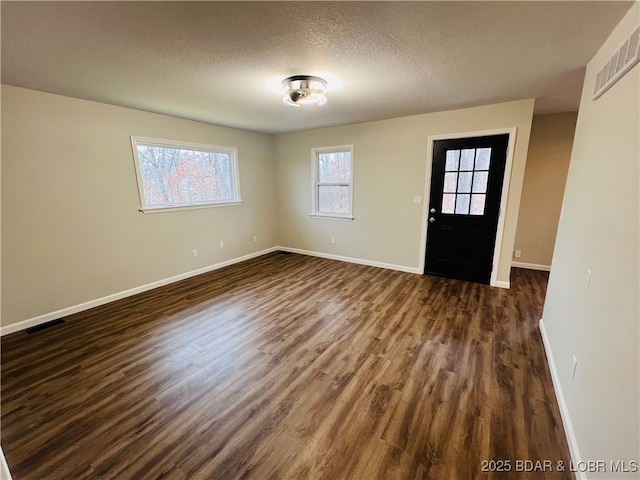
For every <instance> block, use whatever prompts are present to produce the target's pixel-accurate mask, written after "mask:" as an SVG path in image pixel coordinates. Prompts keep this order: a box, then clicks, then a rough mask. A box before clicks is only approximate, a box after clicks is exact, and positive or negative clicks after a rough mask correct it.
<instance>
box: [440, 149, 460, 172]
mask: <svg viewBox="0 0 640 480" xmlns="http://www.w3.org/2000/svg"><path fill="white" fill-rule="evenodd" d="M459 158H460V150H447V163H446V165H445V167H444V169H445V171H447V172H455V171H456V170H458V159H459Z"/></svg>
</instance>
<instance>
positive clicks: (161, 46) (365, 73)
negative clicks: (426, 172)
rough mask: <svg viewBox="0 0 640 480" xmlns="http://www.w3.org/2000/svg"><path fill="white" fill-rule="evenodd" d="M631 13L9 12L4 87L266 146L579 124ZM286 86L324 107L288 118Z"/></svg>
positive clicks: (522, 9)
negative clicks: (442, 120)
mask: <svg viewBox="0 0 640 480" xmlns="http://www.w3.org/2000/svg"><path fill="white" fill-rule="evenodd" d="M630 5H631V2H594V1H585V2H582V1H572V2H453V1H451V2H398V1H396V2H92V1H85V2H3V3H2V6H1V8H2V10H1V15H2V25H1V26H2V31H1V35H2V43H1V46H2V82H3V83H6V84H10V85H16V86H21V87H26V88H31V89H35V90H42V91H46V92H52V93H58V94H62V95H68V96H72V97H79V98H84V99H90V100H96V101H100V102H105V103H111V104H115V105H122V106H128V107H133V108H138V109H142V110H148V111H152V112H159V113H165V114H169V115H174V116H179V117H184V118H191V119H195V120H200V121H204V122H209V123H214V124H219V125H228V126H233V127H239V128H243V129H247V130H254V131H260V132H268V133H276V132H286V131H293V130H301V129H308V128H317V127H323V126H332V125H342V124H348V123H357V122H364V121H370V120H379V119H385V118H393V117H398V116H405V115H412V114H419V113H427V112H434V111H442V110H450V109H455V108H462V107H468V106H475V105H483V104H489V103H497V102H502V101H509V100H517V99H523V98H532V97H533V98H536V99H537V101H536V113H555V112H563V111H572V110H577V107H578V103H579V97H580V90H581V88H582V80H583V76H584V67H585V65H586V64H587V62H588V61H589V60H590V59H591V57H592V56H593V55H594V54H595V52H596V51H597V49H598V47H599V46H600V45H601V44H602V42H603V41H604V40H605V38H606V37H607V36H608V34H609V33H610V32H611V30H612V29H613V27H614V26H615V25H616V24H617V23H618V21H619V20H620V19H621V18H622V16H623V15H624V14H625V13H626V11H627V10H628V9H629V7H630ZM294 74H310V75H319V76H323V77H324V78H326V79H327V80H328V81H329V88H330V91H329V93H328V94H327V98H328V102H327V104H326V105H324V106H322V107H317V106H307V107H306V108H305V107H302V108H292V107H288V106H286V105H284V104H283V103H282V100H281V97H282V95H281V94H280V93H279V92H278V88H277V87H278V86H279V83H280V81H281V80H282V79H283V78H284V77H287V76H290V75H294Z"/></svg>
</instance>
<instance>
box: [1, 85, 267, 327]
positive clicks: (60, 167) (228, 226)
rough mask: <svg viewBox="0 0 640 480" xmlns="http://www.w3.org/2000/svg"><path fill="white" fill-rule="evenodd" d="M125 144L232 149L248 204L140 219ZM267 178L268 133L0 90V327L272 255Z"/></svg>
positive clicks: (128, 149) (128, 146) (19, 90)
mask: <svg viewBox="0 0 640 480" xmlns="http://www.w3.org/2000/svg"><path fill="white" fill-rule="evenodd" d="M130 135H140V136H146V137H155V138H165V139H170V140H181V141H187V142H188V141H192V142H197V143H208V144H214V145H223V146H231V147H237V149H238V161H239V171H240V187H241V191H242V200H243V202H244V203H243V204H242V205H239V206H230V207H218V208H207V209H199V210H190V211H177V212H165V213H156V214H149V215H145V214H142V213H140V212H138V208H139V207H140V204H139V200H138V190H137V186H136V176H135V170H134V163H133V156H132V151H131V143H130ZM273 171H274V162H273V137H271V136H269V135H262V134H257V133H251V132H246V131H241V130H236V129H231V128H225V127H218V126H213V125H208V124H204V123H198V122H194V121H189V120H183V119H178V118H174V117H168V116H164V115H158V114H153V113H147V112H142V111H138V110H132V109H127V108H122V107H115V106H111V105H106V104H102V103H96V102H89V101H86V100H79V99H74V98H69V97H63V96H59V95H51V94H47V93H42V92H36V91H33V90H26V89H22V88H16V87H11V86H2V300H3V301H2V325H3V326H7V325H10V324H15V323H17V322H21V321H25V320H28V319H32V318H34V317H38V316H41V315H44V314H49V313H51V312H55V311H57V310H60V309H66V308H70V307H73V306H76V305H79V304H83V303H84V302H90V301H93V300H96V299H100V298H102V297H105V296H109V295H114V294H116V293H119V292H123V291H126V290H128V289H132V288H136V287H140V286H143V285H147V284H149V283H152V282H156V281H159V280H162V279H166V278H169V277H173V276H176V275H180V274H184V273H187V272H191V271H194V270H198V269H201V268H204V267H207V266H210V265H214V264H217V263H220V262H224V261H226V260H229V259H234V258H237V257H241V256H243V255H248V254H251V253H252V252H258V251H260V250H262V249H265V248H268V247H273V246H275V245H276V244H277V232H276V221H275V195H274V191H273V185H274V172H273ZM254 235H257V236H258V238H259V241H258V242H257V243H254V242H253V236H254ZM220 240H224V242H225V248H224V249H222V250H221V249H220V248H219V246H218V243H219V241H220ZM192 249H197V250H198V253H199V255H198V257H196V258H194V257H192V255H191V251H192Z"/></svg>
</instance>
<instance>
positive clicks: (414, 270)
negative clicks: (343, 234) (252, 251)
mask: <svg viewBox="0 0 640 480" xmlns="http://www.w3.org/2000/svg"><path fill="white" fill-rule="evenodd" d="M276 250H281V251H283V252H290V253H299V254H300V255H309V256H311V257H321V258H327V259H329V260H339V261H341V262H348V263H357V264H359V265H367V266H369V267H380V268H386V269H389V270H398V271H400V272H407V273H417V274H421V273H422V272H420V269H418V268H415V267H405V266H403V265H394V264H391V263H382V262H375V261H372V260H364V259H361V258H352V257H343V256H342V255H333V254H331V253H323V252H313V251H311V250H302V249H300V248H291V247H282V246H280V247H277V248H276Z"/></svg>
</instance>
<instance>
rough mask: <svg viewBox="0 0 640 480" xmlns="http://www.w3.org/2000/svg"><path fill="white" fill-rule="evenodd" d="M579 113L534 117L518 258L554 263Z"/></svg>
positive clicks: (522, 208)
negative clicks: (559, 222) (565, 186)
mask: <svg viewBox="0 0 640 480" xmlns="http://www.w3.org/2000/svg"><path fill="white" fill-rule="evenodd" d="M577 116H578V114H577V113H560V114H555V115H540V116H534V117H533V123H532V125H531V138H530V139H529V154H528V155H527V166H526V168H525V171H524V184H523V186H522V200H521V201H520V214H519V216H518V228H517V230H516V241H515V246H514V250H520V251H521V252H522V256H521V257H520V258H514V259H513V261H514V262H521V263H526V264H530V265H531V266H537V267H539V266H546V267H549V266H550V265H551V257H552V256H553V246H554V244H555V240H556V232H557V229H558V220H559V219H560V208H561V206H562V195H563V193H564V185H565V182H566V180H567V171H568V170H569V159H570V158H571V146H572V145H573V135H574V133H575V128H576V119H577Z"/></svg>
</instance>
